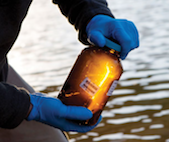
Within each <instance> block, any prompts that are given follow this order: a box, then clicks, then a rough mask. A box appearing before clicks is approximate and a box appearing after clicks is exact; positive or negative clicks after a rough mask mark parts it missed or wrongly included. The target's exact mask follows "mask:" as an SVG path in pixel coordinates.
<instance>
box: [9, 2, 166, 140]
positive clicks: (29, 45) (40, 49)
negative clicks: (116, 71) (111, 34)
mask: <svg viewBox="0 0 169 142" xmlns="http://www.w3.org/2000/svg"><path fill="white" fill-rule="evenodd" d="M108 3H109V7H110V9H111V10H112V12H113V13H114V15H115V16H116V18H126V19H129V20H131V21H133V22H134V23H135V24H136V26H137V28H138V30H139V33H140V48H138V49H137V50H134V51H133V52H131V53H130V54H129V56H128V57H127V59H126V60H125V61H122V64H123V68H124V73H123V75H122V77H121V79H120V82H119V84H118V86H117V88H116V90H115V91H114V93H113V96H112V97H111V98H110V100H109V102H108V103H107V105H106V108H105V110H104V111H103V113H102V116H103V120H102V122H101V123H100V124H99V125H98V127H97V128H95V129H94V130H93V131H91V132H88V133H85V134H80V133H74V132H70V133H68V134H69V137H70V142H90V141H94V142H95V141H96V142H97V141H98V142H147V141H148V142H169V18H168V15H169V8H168V6H169V1H167V0H148V1H147V0H137V1H136V0H128V1H126V0H118V1H117V0H108ZM84 47H85V46H84V45H82V44H81V43H79V42H78V40H77V33H76V32H75V30H74V28H73V27H72V26H71V25H70V24H69V23H68V22H67V19H66V18H64V17H63V16H62V15H61V14H60V12H59V10H58V8H57V6H55V5H53V4H52V3H51V2H50V1H46V0H40V1H39V0H34V2H33V3H32V6H31V8H30V10H29V13H28V16H27V18H26V20H25V21H24V24H23V26H22V30H21V34H20V36H19V38H18V40H17V42H16V44H15V45H14V48H13V50H12V51H10V54H9V62H10V63H11V64H12V65H13V66H14V67H15V69H16V70H17V71H18V72H19V73H20V74H21V75H22V76H23V77H24V79H25V80H26V81H27V82H29V83H30V84H31V85H32V86H33V87H34V88H35V89H36V90H37V91H41V92H44V93H48V95H50V96H57V94H58V91H59V90H60V88H61V86H62V85H63V83H64V81H65V79H66V77H67V75H68V73H69V71H70V69H71V66H72V65H73V63H74V61H75V59H76V57H77V55H78V54H79V53H80V51H81V50H82V49H83V48H84Z"/></svg>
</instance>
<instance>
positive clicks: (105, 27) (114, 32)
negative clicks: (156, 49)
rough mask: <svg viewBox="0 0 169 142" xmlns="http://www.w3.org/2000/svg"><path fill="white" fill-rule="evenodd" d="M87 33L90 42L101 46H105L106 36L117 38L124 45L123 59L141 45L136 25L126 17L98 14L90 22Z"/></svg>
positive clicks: (121, 54) (121, 55)
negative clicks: (116, 17) (115, 17)
mask: <svg viewBox="0 0 169 142" xmlns="http://www.w3.org/2000/svg"><path fill="white" fill-rule="evenodd" d="M86 33H87V37H88V40H89V42H91V43H93V44H95V45H97V46H99V47H103V46H105V44H106V41H105V37H106V38H113V39H115V40H116V41H117V42H119V44H120V45H121V47H122V51H121V53H120V58H121V59H125V58H126V56H127V54H128V53H129V52H130V51H131V50H133V49H134V48H137V47H138V46H139V35H138V31H137V29H136V27H135V25H134V24H133V23H132V22H131V21H127V20H125V19H114V18H112V17H110V16H107V15H96V16H94V17H93V18H92V19H91V20H90V22H89V23H88V25H87V27H86Z"/></svg>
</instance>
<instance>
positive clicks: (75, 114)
mask: <svg viewBox="0 0 169 142" xmlns="http://www.w3.org/2000/svg"><path fill="white" fill-rule="evenodd" d="M30 101H31V103H32V105H33V108H32V110H31V112H30V114H29V116H28V117H27V120H28V121H30V120H36V121H39V122H42V123H45V124H48V125H50V126H53V127H55V128H59V129H61V130H62V131H75V132H82V133H84V132H88V131H90V130H92V129H93V128H95V127H96V125H97V124H98V123H99V122H100V121H101V117H100V119H99V120H98V123H97V124H96V125H93V126H83V125H79V124H78V123H74V122H73V121H70V120H68V119H71V120H87V119H90V118H91V117H92V116H93V114H92V112H91V111H90V110H89V109H87V108H85V107H81V106H66V105H64V104H63V103H62V102H61V101H60V100H59V99H56V98H52V97H47V96H45V95H44V94H41V93H36V94H33V95H32V94H30Z"/></svg>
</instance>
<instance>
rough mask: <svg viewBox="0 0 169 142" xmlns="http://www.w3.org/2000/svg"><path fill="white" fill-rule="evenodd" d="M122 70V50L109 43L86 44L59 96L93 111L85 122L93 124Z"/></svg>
mask: <svg viewBox="0 0 169 142" xmlns="http://www.w3.org/2000/svg"><path fill="white" fill-rule="evenodd" d="M122 72H123V69H122V65H121V63H120V60H119V52H117V51H115V50H114V49H110V48H108V47H103V48H100V47H97V46H92V47H88V48H85V49H84V50H83V51H82V52H81V54H80V55H79V56H78V58H77V60H76V62H75V64H74V66H73V68H72V70H71V72H70V74H69V76H68V78H67V80H66V81H65V83H64V85H63V88H62V89H61V91H60V93H59V96H58V98H59V99H60V100H61V101H62V102H63V103H64V104H66V105H73V106H84V107H86V108H88V109H89V110H91V111H92V113H93V117H92V118H91V119H90V120H87V121H83V122H82V121H80V122H79V121H77V122H78V123H81V124H83V125H94V124H95V123H96V122H97V120H98V119H99V116H100V114H101V112H102V110H103V109H104V106H105V105H106V103H107V101H108V99H109V97H110V96H111V95H112V92H113V90H114V89H115V87H116V85H117V82H118V80H119V78H120V76H121V74H122Z"/></svg>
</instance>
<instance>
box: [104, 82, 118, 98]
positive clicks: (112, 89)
mask: <svg viewBox="0 0 169 142" xmlns="http://www.w3.org/2000/svg"><path fill="white" fill-rule="evenodd" d="M117 83H118V80H115V81H114V82H113V83H112V85H111V87H110V89H109V91H108V92H107V96H112V93H113V91H114V89H115V88H116V86H117Z"/></svg>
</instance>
